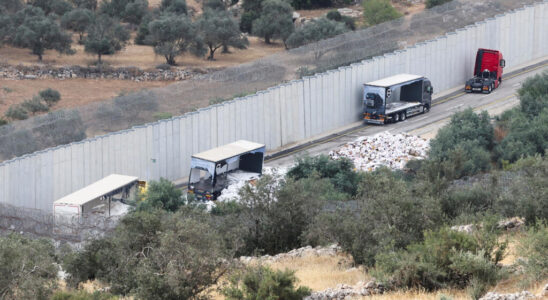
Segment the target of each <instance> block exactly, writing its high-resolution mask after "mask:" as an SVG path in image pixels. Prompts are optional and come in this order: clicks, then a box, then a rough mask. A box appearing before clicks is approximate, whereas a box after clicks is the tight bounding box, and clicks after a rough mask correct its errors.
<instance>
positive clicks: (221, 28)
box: [198, 6, 249, 60]
mask: <svg viewBox="0 0 548 300" xmlns="http://www.w3.org/2000/svg"><path fill="white" fill-rule="evenodd" d="M223 8H224V6H223ZM198 28H199V31H200V32H201V33H202V35H203V37H202V38H203V42H204V43H205V44H206V45H207V47H208V48H209V56H208V57H207V59H209V60H214V57H213V55H214V54H215V51H216V50H217V49H219V48H221V47H223V46H225V47H229V46H231V47H234V48H237V49H245V48H247V46H248V45H249V41H248V40H247V38H246V37H245V36H243V35H242V33H241V32H240V30H239V28H238V24H237V23H236V21H235V20H234V19H233V18H232V17H231V16H230V13H229V12H228V11H226V10H224V9H211V8H205V10H204V12H203V13H202V15H201V16H200V18H199V20H198Z"/></svg>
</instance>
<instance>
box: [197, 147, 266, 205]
mask: <svg viewBox="0 0 548 300" xmlns="http://www.w3.org/2000/svg"><path fill="white" fill-rule="evenodd" d="M264 153H265V145H264V144H258V143H254V142H250V141H246V140H239V141H236V142H233V143H230V144H226V145H224V146H220V147H217V148H213V149H210V150H207V151H204V152H200V153H198V154H194V155H192V157H191V161H190V176H189V180H188V194H190V195H194V197H195V198H196V199H198V200H204V201H207V200H216V199H217V197H219V196H220V195H221V191H222V190H223V189H225V188H226V187H227V186H228V185H229V183H230V182H229V177H228V176H229V174H230V173H233V172H236V171H238V170H240V171H244V172H246V173H254V174H255V175H256V176H257V177H258V176H260V175H261V174H262V170H263V162H264Z"/></svg>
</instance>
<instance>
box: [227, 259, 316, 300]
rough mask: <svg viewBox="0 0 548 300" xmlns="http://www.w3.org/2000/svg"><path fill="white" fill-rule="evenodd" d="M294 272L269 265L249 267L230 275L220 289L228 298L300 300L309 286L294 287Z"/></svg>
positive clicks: (233, 299)
mask: <svg viewBox="0 0 548 300" xmlns="http://www.w3.org/2000/svg"><path fill="white" fill-rule="evenodd" d="M296 282H297V278H296V277H295V272H294V271H290V270H285V271H280V270H276V271H274V270H272V269H271V268H269V267H264V266H258V267H249V268H247V269H245V270H244V271H240V272H236V273H235V274H233V275H232V276H231V277H230V285H229V286H228V287H225V288H224V289H223V290H222V293H223V295H224V296H225V297H226V299H229V300H243V299H284V300H300V299H303V298H304V297H306V296H308V295H310V293H311V291H310V289H309V288H307V287H304V286H300V287H298V288H297V287H296V286H295V285H296Z"/></svg>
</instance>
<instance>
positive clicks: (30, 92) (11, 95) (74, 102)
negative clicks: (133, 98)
mask: <svg viewBox="0 0 548 300" xmlns="http://www.w3.org/2000/svg"><path fill="white" fill-rule="evenodd" d="M170 83H171V82H169V81H142V82H135V81H130V80H106V79H96V80H95V79H67V80H55V79H43V80H0V116H2V115H4V113H5V112H6V110H7V109H8V108H9V107H10V106H11V105H13V104H18V103H21V102H23V101H25V99H30V98H32V96H34V95H37V94H38V92H39V91H41V90H44V89H47V88H53V89H56V90H58V91H59V92H60V93H61V101H59V102H58V103H57V104H56V105H55V106H54V107H53V109H54V110H56V109H61V108H74V107H79V106H82V105H85V104H87V103H92V102H98V101H103V100H105V99H110V98H113V97H116V96H118V95H119V94H120V93H129V92H131V91H137V90H141V89H145V88H153V87H161V86H165V85H168V84H170Z"/></svg>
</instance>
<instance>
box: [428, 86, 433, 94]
mask: <svg viewBox="0 0 548 300" xmlns="http://www.w3.org/2000/svg"><path fill="white" fill-rule="evenodd" d="M426 92H427V93H429V94H432V93H434V88H433V87H432V86H431V85H429V86H427V87H426Z"/></svg>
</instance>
